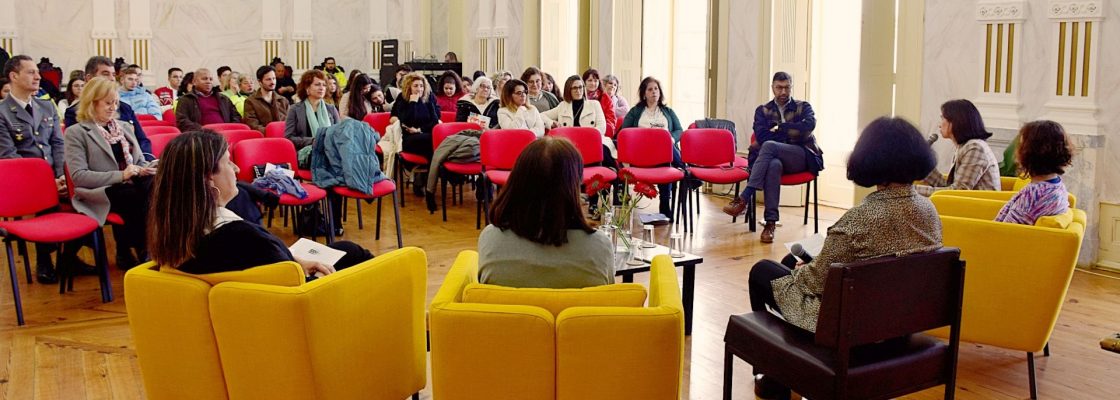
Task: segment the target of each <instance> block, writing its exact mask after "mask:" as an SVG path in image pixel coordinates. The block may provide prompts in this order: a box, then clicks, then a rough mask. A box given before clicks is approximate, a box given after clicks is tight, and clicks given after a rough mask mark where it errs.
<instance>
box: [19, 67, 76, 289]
mask: <svg viewBox="0 0 1120 400" xmlns="http://www.w3.org/2000/svg"><path fill="white" fill-rule="evenodd" d="M4 76H5V77H7V78H8V79H9V80H10V81H11V88H12V94H11V95H10V96H8V98H6V99H4V101H2V102H0V158H41V159H44V160H46V161H47V163H48V164H50V165H51V167H52V168H53V169H54V176H55V177H56V180H55V184H56V185H57V186H58V189H59V192H60V193H62V192H64V191H65V189H66V179H65V175H64V174H63V169H62V167H63V163H64V162H65V158H64V157H63V154H62V152H63V147H64V145H63V143H62V127H61V126H60V124H59V120H58V111H56V110H57V109H56V108H55V107H54V105H53V104H51V102H50V101H49V100H43V99H38V98H35V97H34V94H35V92H36V91H38V90H39V81H40V79H41V78H40V76H39V68H38V67H36V66H35V63H34V62H32V61H31V57H28V56H26V55H17V56H14V57H12V58H11V59H10V60H8V62H7V63H5V64H4ZM75 248H77V247H76V246H75ZM53 250H54V246H52V245H47V244H37V245H36V251H35V253H36V256H37V267H36V269H37V277H38V280H39V282H41V283H53V282H56V279H57V278H56V277H55V273H54V265H53V264H52V262H51V257H50V253H51V252H52V251H53ZM71 257H74V258H75V259H76V258H77V257H76V256H74V255H73V254H71ZM61 261H63V260H60V262H61Z"/></svg>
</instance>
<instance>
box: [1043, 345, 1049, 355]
mask: <svg viewBox="0 0 1120 400" xmlns="http://www.w3.org/2000/svg"><path fill="white" fill-rule="evenodd" d="M1042 355H1043V356H1045V357H1050V342H1046V347H1043V348H1042Z"/></svg>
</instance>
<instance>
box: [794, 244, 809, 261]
mask: <svg viewBox="0 0 1120 400" xmlns="http://www.w3.org/2000/svg"><path fill="white" fill-rule="evenodd" d="M789 254H792V255H793V256H794V257H797V259H798V260H801V261H802V262H805V263H809V262H812V261H813V256H811V255H809V253H808V252H806V251H805V248H804V247H801V243H794V244H793V246H790V248H789Z"/></svg>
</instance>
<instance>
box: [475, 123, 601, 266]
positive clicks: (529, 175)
mask: <svg viewBox="0 0 1120 400" xmlns="http://www.w3.org/2000/svg"><path fill="white" fill-rule="evenodd" d="M582 167H583V161H582V159H581V158H580V155H579V151H578V150H576V148H575V146H573V145H572V144H571V142H568V141H567V140H563V139H557V138H552V137H545V138H541V139H537V140H536V141H534V142H533V143H532V144H530V145H529V146H528V147H526V148H525V150H524V151H523V152H522V153H521V155H520V156H519V157H518V158H517V163H516V164H514V167H513V172H512V173H511V174H510V177H509V181H508V182H507V183H506V185H505V186H503V187H502V190H501V192H499V193H498V196H497V198H496V199H495V200H494V205H493V207H492V208H491V209H490V221H491V225H489V226H487V227H486V228H485V229H483V230H482V234H481V235H479V237H478V252H479V280H480V281H481V282H482V283H489V284H495V285H502V286H513V287H538V288H579V287H587V286H595V285H606V284H609V283H613V282H614V263H613V257H614V248H613V245H612V244H611V241H610V239H609V238H607V236H606V235H604V234H602V233H600V232H597V231H596V230H594V229H592V228H591V227H590V226H588V225H587V221H586V220H585V219H584V217H583V209H582V207H581V206H580V199H579V196H580V190H579V187H580V183H581V182H582V179H583V175H582Z"/></svg>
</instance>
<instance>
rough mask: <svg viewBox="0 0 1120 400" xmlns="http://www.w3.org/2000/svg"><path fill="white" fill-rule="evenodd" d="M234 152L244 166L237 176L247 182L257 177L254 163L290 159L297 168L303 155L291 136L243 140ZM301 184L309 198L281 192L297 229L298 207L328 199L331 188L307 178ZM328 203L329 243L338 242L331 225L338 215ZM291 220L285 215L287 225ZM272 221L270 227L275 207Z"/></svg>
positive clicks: (270, 224)
mask: <svg viewBox="0 0 1120 400" xmlns="http://www.w3.org/2000/svg"><path fill="white" fill-rule="evenodd" d="M253 132H254V133H256V134H258V135H259V134H260V132H257V131H253ZM232 153H233V154H232V156H233V162H234V163H235V164H237V167H238V168H240V169H241V170H240V171H238V173H237V179H238V180H240V181H243V182H252V181H253V179H254V176H253V166H254V165H265V164H267V163H272V164H285V163H287V164H288V165H290V166H292V167H293V168H294V167H295V166H296V165H297V164H298V163H299V159H298V157H297V156H296V147H295V145H293V144H292V142H291V141H290V140H288V139H280V138H260V139H253V140H246V141H243V142H241V143H239V144H238V145H237V146H234V147H233V150H232ZM299 184H300V185H302V186H303V190H305V191H307V197H306V198H303V199H300V198H298V197H295V196H292V195H290V194H281V195H280V205H281V206H283V207H286V208H289V212H288V214H289V215H292V216H293V218H292V219H293V223H292V225H293V227H292V228H293V230H294V228H295V224H296V223H298V220H299V219H298V218H294V216H295V210H296V207H298V206H306V205H311V204H315V203H318V202H320V201H324V200H325V199H326V198H327V191H326V190H323V189H322V188H319V187H318V186H315V185H313V184H310V183H306V182H300V183H299ZM324 203H325V201H324ZM324 205H325V206H326V207H324V209H325V210H326V213H325V214H326V216H327V225H328V230H327V232H329V233H330V234H328V235H327V243H331V242H334V235H333V233H334V227H333V226H330V225H331V224H332V222H333V221H334V219H332V218H331V207H330V205H329V204H324ZM287 223H288V220H287V219H286V218H285V219H284V226H287ZM268 225H269V227H271V226H272V211H271V210H269V218H268ZM314 239H315V237H314V236H312V240H314Z"/></svg>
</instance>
